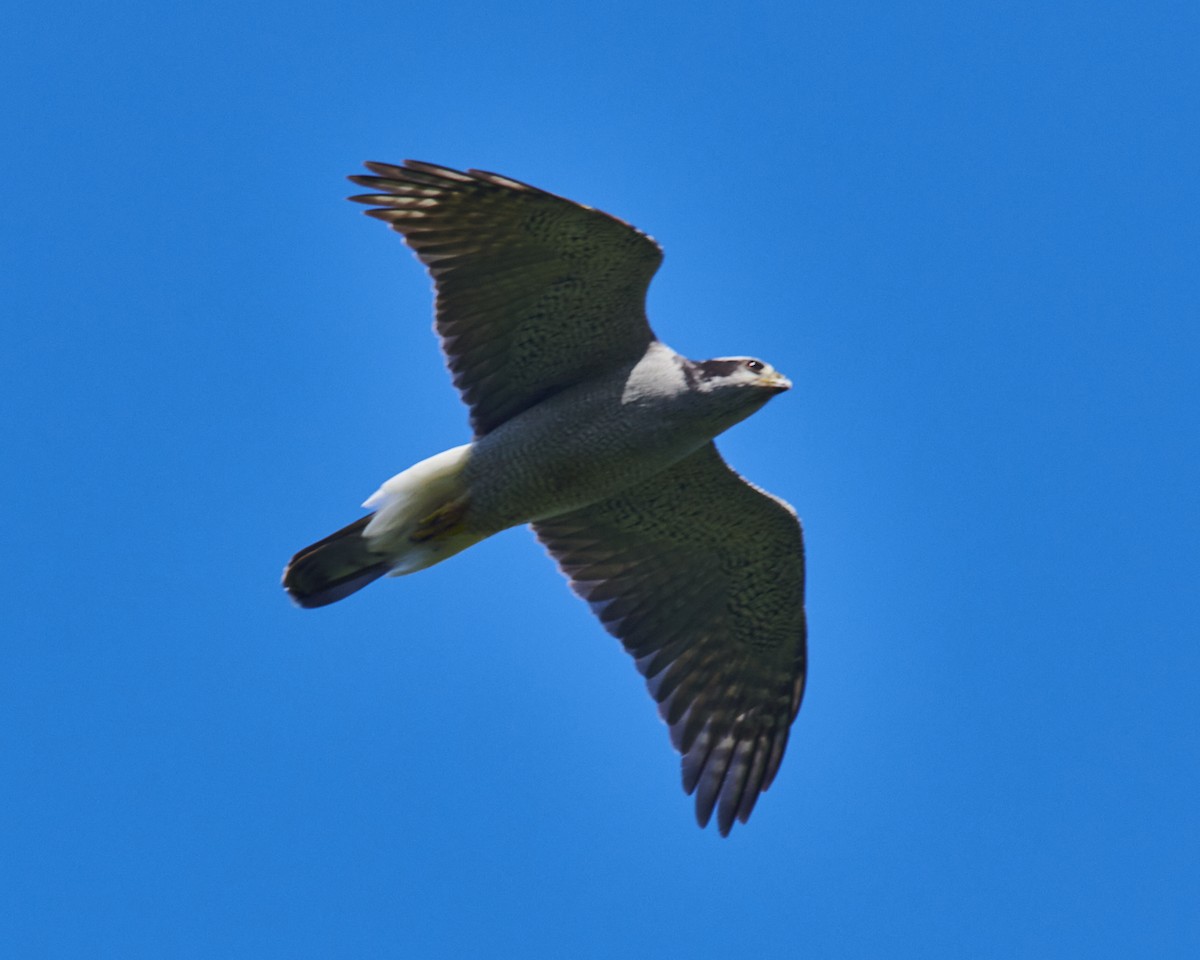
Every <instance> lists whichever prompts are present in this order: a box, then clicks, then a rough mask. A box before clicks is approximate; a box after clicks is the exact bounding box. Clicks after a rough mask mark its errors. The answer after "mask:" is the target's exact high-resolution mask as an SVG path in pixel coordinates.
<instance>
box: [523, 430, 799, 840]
mask: <svg viewBox="0 0 1200 960" xmlns="http://www.w3.org/2000/svg"><path fill="white" fill-rule="evenodd" d="M534 530H535V531H536V532H537V535H538V537H539V539H540V540H541V541H542V543H544V544H545V545H546V547H547V548H548V549H549V550H550V553H551V554H552V555H553V556H554V557H555V559H556V560H557V561H558V564H559V566H560V567H561V569H562V571H563V573H565V574H566V575H567V576H568V577H569V578H570V580H571V586H572V588H573V589H574V590H575V592H576V593H577V594H579V595H580V596H581V597H583V598H584V599H585V600H587V601H588V602H589V603H590V604H591V607H592V610H593V611H594V612H595V613H596V615H597V616H598V617H599V618H600V619H601V621H602V622H603V623H604V626H605V628H607V630H608V631H609V633H611V634H613V635H614V636H615V637H617V638H618V639H619V640H620V641H621V642H622V643H623V644H624V646H625V649H626V650H627V651H628V652H629V653H630V654H631V655H632V656H633V657H634V659H635V660H636V661H637V667H638V670H640V671H641V672H642V674H643V675H644V676H645V677H646V681H647V685H648V686H649V688H650V692H651V694H652V695H653V696H654V698H655V699H656V700H657V701H658V704H659V712H660V713H661V715H662V717H663V719H664V720H665V721H666V722H667V724H668V726H669V727H670V730H671V741H672V743H674V745H675V748H676V749H677V750H679V752H680V753H681V754H683V788H684V790H686V791H687V792H688V793H689V794H690V793H692V792H693V791H694V792H695V793H696V819H697V820H698V821H699V822H700V825H701V826H704V825H706V824H707V823H708V820H709V818H710V817H711V816H712V812H713V809H714V807H715V808H716V811H717V826H718V828H719V829H720V831H721V834H722V835H726V834H728V833H729V830H730V828H731V827H732V826H733V821H734V818H735V817H736V818H737V819H739V820H741V821H742V822H743V823H744V822H745V821H746V819H747V818H748V817H749V816H750V812H751V811H752V810H753V809H754V804H755V801H756V800H757V799H758V795H759V794H760V793H761V792H762V791H763V790H766V789H767V787H769V786H770V785H771V781H772V780H773V779H774V778H775V774H776V772H777V771H778V769H779V762H780V760H782V759H783V751H784V748H785V747H786V746H787V739H788V731H789V729H790V727H791V723H792V721H793V720H794V719H795V717H796V711H797V710H799V708H800V699H801V697H802V696H803V693H804V675H805V665H806V663H805V633H806V631H805V620H804V544H803V537H802V534H801V530H800V522H799V520H797V519H796V514H795V512H794V511H793V510H792V508H791V507H789V506H788V505H787V504H786V503H784V502H783V501H782V500H778V499H776V498H775V497H772V496H771V495H770V494H768V493H765V492H763V491H762V490H759V489H758V488H757V487H755V486H753V485H752V484H750V483H747V482H746V481H745V480H743V479H742V478H741V477H740V476H738V474H737V473H735V472H734V471H733V470H731V469H730V468H729V467H728V466H726V464H725V462H724V461H723V460H722V459H721V456H720V454H718V453H717V448H716V447H715V446H714V445H713V444H711V443H710V444H708V445H707V446H705V447H703V448H701V449H700V450H699V451H698V452H697V453H694V454H692V455H691V456H690V457H687V458H686V459H684V460H683V461H681V462H680V463H678V464H676V465H675V466H674V467H672V468H670V469H669V470H666V471H664V472H663V473H661V474H659V475H657V476H655V477H653V478H651V479H650V480H647V481H645V482H644V483H641V484H639V485H637V486H634V487H632V488H631V489H630V490H628V491H626V492H625V493H622V494H620V495H619V496H616V497H613V498H612V499H609V500H605V501H603V502H601V503H598V504H594V505H592V506H590V507H585V508H584V509H582V510H577V511H575V512H573V513H568V514H564V515H563V516H560V517H555V518H553V519H551V520H545V521H541V522H538V523H536V524H534Z"/></svg>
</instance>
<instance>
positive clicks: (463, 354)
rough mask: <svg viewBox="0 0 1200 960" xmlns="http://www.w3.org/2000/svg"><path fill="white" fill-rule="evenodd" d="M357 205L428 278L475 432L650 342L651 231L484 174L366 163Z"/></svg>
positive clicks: (655, 249) (654, 258)
mask: <svg viewBox="0 0 1200 960" xmlns="http://www.w3.org/2000/svg"><path fill="white" fill-rule="evenodd" d="M366 166H367V168H368V169H370V170H371V171H373V172H374V173H375V174H378V176H359V177H351V178H350V179H351V180H353V181H354V182H355V183H357V184H360V185H362V186H364V187H368V188H369V189H371V190H372V191H375V192H373V193H370V194H366V195H363V196H357V197H351V198H350V199H351V200H357V201H358V202H360V203H368V204H372V205H373V206H374V207H375V208H376V209H373V210H368V211H367V213H368V214H370V215H371V216H373V217H378V218H379V219H380V220H384V221H386V222H387V223H389V224H391V225H392V228H393V229H395V230H397V231H398V232H400V233H401V234H403V235H404V239H405V240H406V241H407V243H408V245H409V246H410V247H412V248H413V250H415V251H416V253H417V256H418V257H419V258H420V260H421V262H422V263H424V264H425V265H426V266H427V267H428V268H429V272H430V273H431V274H432V275H433V279H434V283H435V286H436V288H437V304H436V316H437V320H436V328H437V332H438V334H439V335H440V336H441V339H442V349H443V350H444V351H445V352H446V355H447V357H448V359H449V364H450V370H451V373H452V374H453V376H454V384H455V386H457V387H458V389H459V390H460V391H461V392H462V396H463V399H464V400H465V401H466V403H467V404H468V405H469V406H470V408H471V426H472V427H473V428H474V430H475V434H476V436H481V435H483V434H485V433H487V432H489V431H490V430H493V429H495V428H496V427H497V426H499V425H500V424H501V423H503V422H504V421H506V420H508V419H509V418H510V417H512V416H514V415H515V414H517V413H520V412H521V411H522V410H526V409H528V408H529V407H531V406H534V405H535V404H537V403H538V402H540V401H541V400H544V399H545V398H546V397H549V396H551V395H552V394H554V393H557V392H558V391H559V390H561V389H562V388H563V387H565V386H568V385H570V384H572V383H576V382H578V381H579V380H582V379H584V378H585V377H587V376H593V375H595V374H596V373H598V372H600V371H603V370H604V369H605V368H607V367H610V366H616V365H620V364H622V363H625V362H629V361H632V360H634V359H636V358H637V357H639V356H641V354H642V353H643V352H644V351H645V348H646V346H647V345H648V344H649V343H650V342H651V341H652V340H653V339H654V334H653V332H652V331H651V330H650V325H649V323H648V322H647V321H646V309H645V301H646V289H647V287H648V286H649V284H650V278H651V277H652V276H653V275H654V271H655V270H657V269H658V265H659V263H661V262H662V250H661V249H660V248H659V246H658V244H656V243H655V242H654V241H653V240H652V239H650V237H648V236H646V235H645V234H644V233H641V232H640V231H638V230H636V229H634V228H633V227H631V226H630V225H629V224H627V223H625V222H623V221H621V220H618V219H616V218H615V217H611V216H609V215H608V214H606V213H602V212H601V211H599V210H594V209H592V208H591V207H585V206H582V205H581V204H578V203H574V202H572V201H570V200H566V199H563V198H562V197H557V196H555V195H554V194H552V193H546V192H545V191H543V190H539V189H537V188H536V187H531V186H528V185H527V184H524V183H519V182H518V181H516V180H510V179H509V178H507V177H501V176H498V175H497V174H494V173H485V172H484V171H482V170H470V171H467V172H466V173H462V172H459V171H457V170H451V169H448V168H446V167H438V166H434V165H433V164H428V163H418V162H416V161H413V160H407V161H405V164H404V166H402V167H396V166H392V165H390V164H385V163H368V164H367V165H366Z"/></svg>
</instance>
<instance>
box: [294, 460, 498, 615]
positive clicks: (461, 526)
mask: <svg viewBox="0 0 1200 960" xmlns="http://www.w3.org/2000/svg"><path fill="white" fill-rule="evenodd" d="M470 450H471V446H470V444H466V445H464V446H461V447H454V448H453V449H450V450H445V451H443V452H442V453H439V454H437V455H436V456H432V457H430V458H429V459H427V460H422V461H421V462H420V463H418V464H415V465H414V466H411V467H409V468H408V469H407V470H405V471H404V472H403V473H398V474H396V476H394V477H392V479H391V480H388V481H387V482H386V483H385V484H384V485H383V486H382V487H380V488H379V489H378V490H377V491H376V492H375V493H374V494H372V496H371V498H370V499H369V500H367V502H366V503H365V504H363V506H365V507H367V508H368V509H373V510H375V513H373V514H371V515H369V516H366V517H362V518H361V519H359V520H355V521H354V523H352V524H350V525H349V526H346V527H342V529H341V530H339V531H338V532H337V533H334V534H331V535H330V536H328V537H326V538H325V539H324V540H319V541H317V542H316V543H314V544H312V545H311V546H308V547H305V548H304V549H303V550H301V551H300V552H299V553H297V554H296V555H295V556H294V557H292V560H291V562H290V563H289V564H288V565H287V569H285V570H284V571H283V586H284V588H285V589H286V590H287V592H288V593H289V594H291V597H292V599H293V600H295V601H296V603H298V604H299V605H300V606H302V607H323V606H325V605H326V604H329V603H333V602H335V601H337V600H341V599H342V598H343V597H348V596H350V594H352V593H354V592H355V591H357V590H361V589H362V588H363V587H365V586H366V585H367V584H368V583H371V582H373V581H375V580H378V579H379V578H380V577H382V576H385V575H387V574H391V575H392V576H401V575H402V574H406V573H415V572H416V571H417V570H424V569H425V568H426V567H431V566H433V565H434V564H435V563H440V562H441V561H442V560H445V559H446V558H447V557H451V556H453V555H454V554H456V553H458V552H459V551H460V550H465V549H466V548H467V547H469V546H471V545H472V544H475V543H478V542H479V541H480V540H482V539H483V538H484V537H485V536H487V534H486V533H473V532H471V531H469V530H468V529H467V528H466V525H465V518H466V513H467V488H466V484H465V483H464V482H463V480H462V470H463V468H464V467H465V466H466V464H467V460H468V459H469V457H470Z"/></svg>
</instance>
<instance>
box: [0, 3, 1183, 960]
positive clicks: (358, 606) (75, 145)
mask: <svg viewBox="0 0 1200 960" xmlns="http://www.w3.org/2000/svg"><path fill="white" fill-rule="evenodd" d="M1198 49H1200V13H1198V10H1197V7H1196V5H1195V4H1194V3H1191V2H1178V3H1145V4H1133V3H1105V2H1094V0H1089V2H1087V3H1083V2H1066V3H1040V2H1038V3H1035V2H1017V3H1012V2H1003V3H1001V2H985V3H962V2H938V3H922V2H918V3H903V4H901V3H896V4H882V3H863V2H845V0H838V2H832V0H830V2H825V0H818V2H814V3H790V2H788V3H785V2H775V3H760V2H750V3H742V4H711V3H674V2H671V3H645V2H638V3H634V2H628V0H615V2H613V0H610V2H606V3H604V4H589V5H587V6H586V7H585V6H583V5H576V4H569V3H562V2H547V0H535V2H531V3H523V4H504V5H501V4H486V3H473V2H460V0H448V2H441V3H437V4H418V5H415V6H414V5H412V4H391V5H387V4H383V5H381V4H365V3H358V2H348V3H340V4H322V5H318V4H310V3H305V2H303V0H301V2H300V3H298V4H297V3H288V4H284V3H250V4H247V3H244V2H238V3H231V2H223V0H217V2H209V3H205V4H167V3H130V2H125V0H115V2H112V3H106V4H76V3H72V2H67V3H63V4H55V5H45V4H33V3H24V4H21V5H19V6H18V8H16V9H15V10H11V11H10V12H9V13H8V14H6V17H5V27H4V29H3V31H0V89H3V91H4V92H3V94H0V96H2V98H3V103H4V107H3V109H4V114H5V120H4V123H3V132H2V133H0V141H2V148H3V149H2V150H0V174H2V175H3V179H4V183H5V190H4V196H5V200H4V211H3V215H2V216H0V244H2V252H3V266H2V269H0V287H2V301H0V310H2V314H0V317H2V319H3V323H4V331H5V333H4V347H3V351H2V353H0V399H2V403H3V406H2V413H3V417H2V420H0V433H2V437H0V440H2V443H3V451H4V460H3V469H2V471H0V487H2V491H0V494H2V503H3V515H4V526H3V534H2V535H0V554H2V557H0V560H2V571H3V575H2V578H0V583H2V586H0V592H2V593H3V604H2V612H0V623H2V633H3V638H2V645H0V651H2V655H3V660H2V663H0V761H2V769H0V811H2V816H3V823H2V824H0V826H2V831H0V882H2V883H3V885H4V890H3V894H2V896H0V955H3V956H5V957H21V958H23V957H30V958H35V957H36V958H41V957H51V958H76V957H89V958H92V957H104V958H107V957H112V958H142V957H146V958H175V957H186V958H192V957H195V958H242V957H246V958H263V957H289V958H307V957H313V958H317V957H322V958H327V957H380V958H388V957H401V958H409V957H411V958H433V957H510V956H511V957H535V958H536V957H556V958H558V957H572V958H574V957H581V958H609V957H654V958H663V957H688V958H692V960H704V958H710V957H711V958H716V957H721V958H728V957H739V956H747V957H748V956H753V957H769V958H775V957H779V958H791V957H811V958H843V957H844V958H852V957H853V958H884V957H886V958H908V957H913V958H917V957H920V958H929V957H953V958H993V957H994V958H1011V957H1081V958H1082V957H1087V958H1096V957H1133V956H1138V957H1156V958H1157V957H1168V958H1175V957H1194V956H1200V826H1198V814H1197V810H1198V809H1200V803H1198V798H1200V725H1198V722H1197V717H1198V711H1197V700H1198V695H1197V687H1198V683H1197V676H1198V674H1200V650H1198V646H1200V616H1198V614H1200V609H1198V608H1200V603H1198V590H1197V574H1198V573H1200V570H1198V564H1197V559H1196V546H1197V540H1198V535H1200V523H1198V520H1197V511H1198V506H1200V497H1198V495H1197V491H1198V489H1200V442H1198V441H1200V400H1198V393H1200V391H1198V388H1197V383H1198V380H1200V370H1198V367H1200V362H1198V358H1200V332H1198V330H1200V324H1198V321H1200V284H1198V282H1197V261H1198V257H1197V254H1198V252H1200V214H1198V212H1197V211H1198V204H1197V200H1198V193H1200V176H1198V172H1200V149H1198V134H1197V129H1198V124H1197V116H1198V111H1200V71H1198V68H1197V62H1198V58H1197V51H1198ZM404 157H415V158H418V159H425V160H430V161H434V162H440V163H446V164H450V165H454V166H463V167H465V166H475V167H482V168H484V169H491V170H496V171H499V172H502V173H507V174H510V175H512V176H514V177H517V178H520V179H523V180H526V181H530V182H532V183H534V184H537V185H539V186H542V187H545V188H547V189H549V190H553V191H555V192H558V193H562V194H565V195H567V196H569V197H572V198H575V199H578V200H581V201H583V202H586V203H590V204H592V205H595V206H598V207H600V208H602V209H604V210H607V211H610V212H612V213H614V214H616V215H618V216H620V217H623V218H625V219H628V220H630V221H632V222H633V223H635V224H637V225H638V226H640V227H642V228H643V229H645V230H647V231H648V232H650V233H652V234H653V235H654V236H655V237H656V238H657V239H658V240H659V241H660V242H661V243H662V244H663V245H664V247H665V248H666V254H667V255H666V262H665V264H664V266H663V269H662V270H661V272H660V273H659V275H658V278H657V279H656V281H655V283H654V286H653V289H652V291H651V296H650V310H651V318H652V321H653V323H654V325H655V328H656V330H657V331H658V333H659V334H660V336H661V337H662V338H663V339H664V340H666V341H667V342H668V343H670V344H671V345H672V346H674V347H675V348H677V349H678V350H680V351H682V352H684V353H686V354H688V355H690V356H693V357H697V358H703V357H709V356H715V355H721V354H731V353H733V354H743V353H748V354H755V355H759V356H762V357H764V358H766V359H768V360H770V361H771V362H772V363H774V364H775V365H776V366H778V367H779V368H780V369H781V370H783V371H784V372H785V373H787V374H788V375H789V376H791V377H792V378H793V379H794V381H795V383H796V387H795V389H794V390H793V391H792V392H791V393H789V394H787V395H786V396H784V397H781V398H780V399H777V400H775V401H774V402H773V403H772V404H771V405H770V406H769V407H768V408H766V409H765V410H764V411H763V412H762V413H760V414H758V415H757V416H755V417H754V418H753V419H751V420H749V421H747V422H746V423H744V424H742V425H741V426H739V427H737V428H735V429H734V430H733V431H732V432H731V433H730V434H728V435H727V436H726V437H725V439H724V440H723V441H722V442H721V447H722V450H723V451H724V452H725V454H726V456H727V457H728V458H729V460H730V461H731V462H732V463H733V464H734V465H736V466H737V467H738V468H739V469H740V470H741V471H742V472H744V473H745V474H746V475H748V476H749V477H751V478H752V479H753V480H754V481H756V482H757V483H759V484H760V485H762V486H764V487H766V488H768V489H770V490H772V491H774V492H776V493H778V494H779V495H781V496H783V497H785V498H787V499H788V500H790V501H791V502H793V503H794V504H795V505H796V507H797V508H798V510H799V512H800V514H801V515H802V517H803V518H804V521H805V525H806V529H807V534H808V546H809V563H810V568H809V569H810V580H809V590H810V593H809V612H810V621H811V664H812V669H811V673H810V683H809V690H808V697H807V700H806V702H805V705H804V709H803V710H802V712H801V715H800V718H799V720H798V722H797V724H796V726H795V728H794V730H793V737H792V741H791V745H790V748H789V753H788V756H787V758H786V760H785V762H784V764H783V767H782V770H781V772H780V775H779V777H778V780H777V781H776V783H775V785H774V786H773V788H772V789H771V790H770V792H769V793H767V794H766V795H765V796H764V797H763V798H762V800H761V802H760V803H759V806H758V808H757V810H756V811H755V815H754V817H753V818H752V819H751V821H750V823H749V824H748V825H747V826H740V825H739V826H738V827H737V828H735V830H734V832H733V835H732V836H731V837H730V838H729V839H727V840H722V839H721V838H720V837H719V836H718V835H717V834H716V832H715V830H713V829H711V828H710V829H709V830H707V831H703V832H702V831H700V830H698V829H697V828H696V825H695V823H694V822H693V818H692V809H691V802H690V800H689V799H687V798H686V797H685V796H684V795H683V793H682V792H681V790H680V789H679V783H678V779H679V774H678V765H677V759H676V757H675V755H674V753H673V752H672V750H671V749H670V746H669V743H668V740H667V736H666V732H665V729H664V728H663V727H662V725H661V724H660V722H659V721H658V719H657V717H656V715H655V711H654V709H653V705H652V703H651V701H650V698H649V696H648V695H647V694H646V692H645V690H644V688H643V684H642V681H641V679H640V678H639V677H638V676H637V674H636V672H635V671H634V669H633V666H632V664H631V662H629V661H628V659H627V657H626V656H625V655H624V653H623V652H622V651H621V649H620V647H619V645H618V644H617V643H616V642H615V641H614V640H612V639H611V638H609V637H608V636H607V635H606V634H605V633H604V632H603V631H602V630H601V629H600V627H599V626H598V624H597V623H596V622H595V621H594V620H593V619H592V617H591V616H590V615H589V613H588V611H587V609H586V607H585V606H584V605H583V604H582V603H581V602H579V601H578V600H576V599H575V598H574V597H573V596H572V595H571V594H570V592H569V591H568V590H567V588H566V586H565V584H564V582H563V580H562V578H561V577H560V575H559V574H558V573H557V572H556V570H555V569H554V567H553V565H552V564H551V562H550V561H549V560H548V559H547V558H546V557H545V556H544V555H543V553H542V550H541V548H540V547H538V546H537V544H536V543H535V542H534V541H533V538H532V536H531V535H530V534H529V533H528V532H527V531H525V530H513V531H509V532H508V533H506V534H504V535H501V536H499V537H497V538H495V539H494V540H492V541H489V542H487V543H485V544H482V545H481V546H479V547H477V548H475V549H474V550H472V551H470V552H468V553H466V554H463V555H462V556H460V557H457V558H455V559H454V560H452V561H450V562H448V563H446V564H444V565H443V566H441V567H438V568H436V569H433V570H429V571H427V572H425V573H422V574H420V575H418V576H414V577H411V578H408V579H405V580H398V581H389V582H384V583H381V584H377V585H375V586H374V587H372V588H371V589H369V590H367V591H365V592H364V593H362V594H360V595H358V596H356V597H354V598H353V599H351V600H348V601H346V602H344V603H342V604H338V605H335V606H333V607H329V608H327V609H324V610H319V611H302V610H298V609H296V608H294V607H293V606H292V605H291V604H290V603H289V602H288V601H287V599H286V597H285V596H284V594H283V592H282V591H281V590H280V589H279V586H278V581H279V574H280V571H281V568H282V566H283V564H284V562H285V561H286V560H287V558H288V557H289V556H290V554H291V553H292V552H293V551H294V550H295V549H297V548H298V547H300V546H303V545H304V544H306V543H308V542H310V541H312V540H314V539H316V538H318V537H320V536H323V535H324V534H326V533H327V532H329V531H330V530H332V529H333V528H335V527H336V526H339V525H341V524H343V523H346V522H348V521H349V520H351V519H353V518H355V517H357V516H359V514H360V511H359V509H358V506H357V505H358V504H359V503H360V502H361V501H362V500H363V499H364V498H365V497H366V496H367V495H369V494H370V493H371V492H372V491H373V490H374V489H375V487H376V486H377V485H378V483H379V482H380V481H382V480H383V479H386V478H387V477H389V476H390V475H392V474H393V473H395V472H397V471H399V470H400V469H403V468H404V467H406V466H408V465H409V464H410V463H412V462H413V461H415V460H417V459H420V458H422V457H424V456H427V455H429V454H432V453H434V452H437V451H439V450H441V449H444V448H446V447H448V446H451V445H454V444H457V443H461V442H463V441H464V440H465V439H466V438H467V436H468V433H467V428H466V411H465V408H464V407H462V405H461V404H460V402H459V400H458V399H457V396H456V394H455V392H454V391H453V389H452V388H451V386H450V384H449V380H448V378H447V376H446V375H445V372H444V370H443V368H442V362H441V359H440V356H439V353H438V349H437V345H436V342H435V340H434V337H433V336H432V334H431V333H430V329H429V327H430V294H429V281H428V279H427V278H426V277H425V275H424V273H423V271H422V270H421V269H420V267H419V265H418V264H417V263H416V261H415V260H414V259H413V258H412V256H411V255H410V254H409V252H408V251H407V249H406V248H405V247H404V246H403V244H402V243H401V241H400V239H399V238H398V237H397V236H396V235H394V234H392V233H391V232H390V231H388V230H387V229H385V228H384V226H383V225H381V224H379V223H376V222H373V221H371V220H369V219H366V218H364V217H362V216H361V215H360V211H359V209H358V208H357V207H355V206H353V205H351V204H348V203H346V202H345V201H344V200H343V199H342V198H343V197H344V196H345V195H346V194H347V193H349V192H352V191H353V188H352V187H351V185H349V184H348V183H346V182H345V180H344V179H343V177H344V176H345V175H347V174H350V173H354V172H356V171H357V170H359V164H360V162H361V161H362V160H365V159H378V160H385V161H398V160H400V159H402V158H404Z"/></svg>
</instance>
